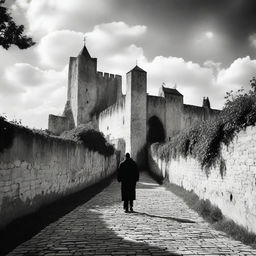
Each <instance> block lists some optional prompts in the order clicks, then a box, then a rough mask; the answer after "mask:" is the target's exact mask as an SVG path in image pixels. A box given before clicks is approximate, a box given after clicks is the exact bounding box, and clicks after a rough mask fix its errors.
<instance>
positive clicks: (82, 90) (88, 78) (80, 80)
mask: <svg viewBox="0 0 256 256" xmlns="http://www.w3.org/2000/svg"><path fill="white" fill-rule="evenodd" d="M96 74H97V59H96V58H92V57H91V56H90V54H89V52H88V50H87V49H86V47H85V46H84V47H83V49H82V50H81V52H80V53H79V54H78V56H77V57H70V60H69V76H68V95H67V96H68V99H67V100H68V101H70V105H71V109H72V113H73V117H74V122H75V126H78V125H80V124H86V123H87V122H89V121H90V120H91V113H92V111H93V109H94V108H95V104H96V103H97V86H96Z"/></svg>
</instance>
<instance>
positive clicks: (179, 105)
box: [165, 95, 183, 139]
mask: <svg viewBox="0 0 256 256" xmlns="http://www.w3.org/2000/svg"><path fill="white" fill-rule="evenodd" d="M165 99H166V112H165V113H166V117H165V118H166V119H165V122H166V139H170V138H171V137H172V136H173V135H175V134H177V133H178V132H179V131H180V130H181V128H182V126H181V125H182V116H183V97H182V96H176V95H167V96H166V98H165Z"/></svg>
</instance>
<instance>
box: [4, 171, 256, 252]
mask: <svg viewBox="0 0 256 256" xmlns="http://www.w3.org/2000/svg"><path fill="white" fill-rule="evenodd" d="M134 210H135V211H136V213H129V214H126V213H124V212H123V209H122V203H121V202H120V184H119V183H117V182H116V181H114V182H113V183H112V184H111V185H110V186H108V187H107V188H106V189H104V190H103V191H102V192H101V193H99V194H98V195H96V196H95V197H93V198H92V199H91V200H90V201H88V202H87V203H85V204H83V205H80V206H79V207H77V208H76V209H74V210H73V211H72V212H70V213H69V214H67V215H65V216H63V217H62V218H60V219H59V220H58V221H56V222H54V223H52V224H50V225H49V226H47V227H46V228H45V229H43V230H42V231H41V232H40V233H38V234H37V235H36V236H34V237H33V238H32V239H30V240H28V241H26V242H25V243H23V244H21V245H20V246H18V247H17V248H16V249H15V250H13V251H12V252H10V253H9V254H8V255H26V256H32V255H33V256H34V255H35V256H36V255H43V256H53V255H59V256H61V255H62V256H63V255H101V256H103V255H137V256H138V255H153V256H157V255H166V256H168V255H208V256H209V255H236V256H238V255H256V250H253V249H251V248H250V247H248V246H245V245H243V244H242V243H240V242H237V241H234V240H232V239H231V238H229V237H228V236H227V235H225V234H224V233H222V232H219V231H216V230H214V229H213V228H212V227H211V226H210V225H209V224H208V223H206V222H205V221H204V220H203V219H202V218H201V217H199V216H198V214H197V213H196V212H194V211H193V210H191V209H189V208H188V207H187V206H186V204H185V203H184V202H183V201H182V199H180V198H179V197H177V196H176V195H174V194H173V193H171V192H170V191H168V190H166V189H165V188H164V187H163V186H159V185H158V184H157V183H156V182H154V181H153V180H152V179H151V178H150V177H149V176H148V175H146V174H142V175H141V179H140V182H139V183H138V185H137V200H136V202H135V206H134Z"/></svg>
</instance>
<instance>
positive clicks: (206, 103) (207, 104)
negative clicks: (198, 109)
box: [203, 97, 211, 108]
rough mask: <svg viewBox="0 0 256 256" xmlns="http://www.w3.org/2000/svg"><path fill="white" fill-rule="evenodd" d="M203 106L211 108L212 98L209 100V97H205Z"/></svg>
mask: <svg viewBox="0 0 256 256" xmlns="http://www.w3.org/2000/svg"><path fill="white" fill-rule="evenodd" d="M203 107H204V108H211V104H210V100H209V98H208V97H207V98H205V97H204V98H203Z"/></svg>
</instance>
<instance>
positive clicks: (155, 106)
mask: <svg viewBox="0 0 256 256" xmlns="http://www.w3.org/2000/svg"><path fill="white" fill-rule="evenodd" d="M165 111H166V109H165V98H163V97H159V96H151V95H147V121H148V120H149V119H150V118H151V117H152V116H157V117H158V118H159V119H160V121H161V122H162V124H163V126H164V128H165V129H166V122H165Z"/></svg>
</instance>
